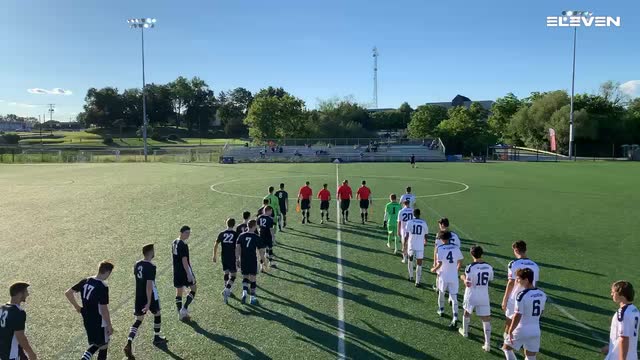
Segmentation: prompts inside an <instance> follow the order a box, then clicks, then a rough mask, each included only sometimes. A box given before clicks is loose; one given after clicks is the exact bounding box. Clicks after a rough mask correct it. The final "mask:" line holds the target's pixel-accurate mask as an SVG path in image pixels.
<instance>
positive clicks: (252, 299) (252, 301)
mask: <svg viewBox="0 0 640 360" xmlns="http://www.w3.org/2000/svg"><path fill="white" fill-rule="evenodd" d="M249 303H250V304H251V305H258V298H257V297H255V296H252V297H251V300H249Z"/></svg>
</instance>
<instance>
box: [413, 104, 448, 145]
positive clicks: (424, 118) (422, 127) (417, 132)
mask: <svg viewBox="0 0 640 360" xmlns="http://www.w3.org/2000/svg"><path fill="white" fill-rule="evenodd" d="M446 118H447V109H445V108H443V107H442V106H437V105H421V106H418V108H417V109H416V110H415V111H414V112H413V114H412V115H411V122H410V123H409V126H408V128H407V129H408V133H409V137H410V138H412V139H422V138H425V137H429V136H434V135H435V134H436V128H437V127H438V125H439V124H440V123H441V122H442V121H444V120H445V119H446Z"/></svg>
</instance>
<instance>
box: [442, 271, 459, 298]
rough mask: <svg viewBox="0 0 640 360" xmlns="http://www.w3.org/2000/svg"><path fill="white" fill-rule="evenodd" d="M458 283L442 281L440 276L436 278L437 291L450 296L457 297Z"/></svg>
mask: <svg viewBox="0 0 640 360" xmlns="http://www.w3.org/2000/svg"><path fill="white" fill-rule="evenodd" d="M458 286H459V283H458V281H457V279H456V280H455V281H444V280H443V279H442V276H438V291H440V292H448V293H449V295H450V296H454V295H458Z"/></svg>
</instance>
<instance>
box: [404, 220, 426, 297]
mask: <svg viewBox="0 0 640 360" xmlns="http://www.w3.org/2000/svg"><path fill="white" fill-rule="evenodd" d="M404 234H405V235H404V236H405V238H404V247H403V253H404V254H406V255H407V257H408V258H409V261H408V263H407V270H408V271H409V281H413V260H415V261H416V263H417V266H416V287H420V280H421V278H422V259H423V258H424V244H425V243H426V242H427V234H429V227H428V226H427V222H426V221H424V220H422V219H420V209H415V210H413V219H412V220H409V221H407V223H406V224H405V228H404Z"/></svg>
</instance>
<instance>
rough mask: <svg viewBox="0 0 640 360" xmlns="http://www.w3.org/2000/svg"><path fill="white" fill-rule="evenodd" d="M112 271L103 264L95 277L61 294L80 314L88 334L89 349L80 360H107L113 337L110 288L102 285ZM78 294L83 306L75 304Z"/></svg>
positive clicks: (104, 262) (109, 265)
mask: <svg viewBox="0 0 640 360" xmlns="http://www.w3.org/2000/svg"><path fill="white" fill-rule="evenodd" d="M112 271H113V264H112V263H110V262H108V261H103V262H101V263H100V265H99V266H98V275H96V276H94V277H90V278H86V279H82V280H80V282H78V283H77V284H75V285H74V286H73V287H71V288H69V289H68V290H67V291H66V292H65V293H64V294H65V296H66V297H67V300H69V302H70V303H71V305H73V307H74V308H75V309H76V311H77V312H79V313H80V314H82V321H83V323H84V329H85V330H86V332H87V340H88V342H89V348H87V350H86V351H85V352H84V355H82V358H81V360H89V359H91V358H92V357H93V354H95V353H96V352H97V353H98V360H106V359H107V349H108V347H109V337H110V336H111V334H113V327H112V326H111V315H110V314H109V287H108V286H107V284H106V283H105V281H106V280H107V279H108V278H109V276H110V275H111V272H112ZM76 293H79V294H80V299H81V300H82V306H80V305H79V304H78V301H77V300H76Z"/></svg>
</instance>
